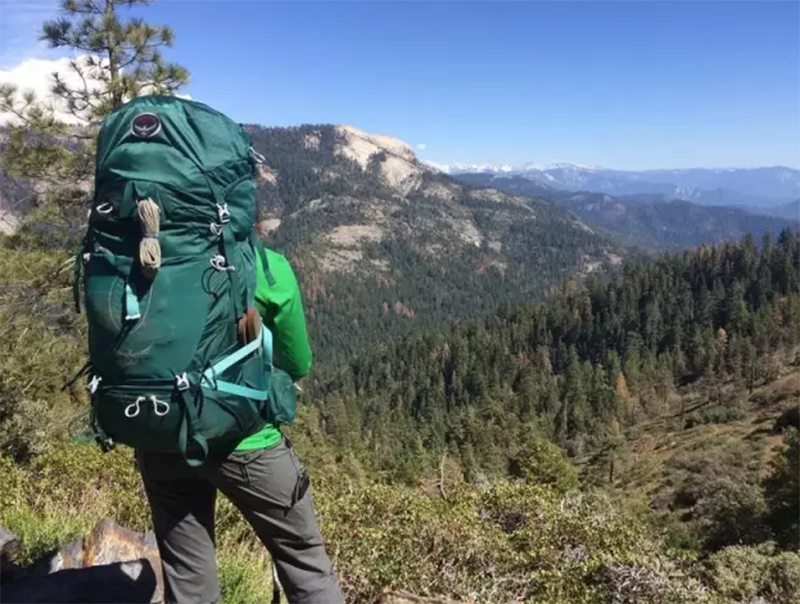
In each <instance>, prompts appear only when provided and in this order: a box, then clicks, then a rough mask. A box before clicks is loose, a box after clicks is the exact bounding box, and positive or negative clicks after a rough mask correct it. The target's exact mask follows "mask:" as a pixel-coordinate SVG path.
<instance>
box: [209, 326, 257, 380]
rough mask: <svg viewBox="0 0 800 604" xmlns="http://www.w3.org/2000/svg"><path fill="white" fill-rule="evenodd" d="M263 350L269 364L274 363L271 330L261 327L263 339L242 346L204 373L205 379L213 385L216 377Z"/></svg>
mask: <svg viewBox="0 0 800 604" xmlns="http://www.w3.org/2000/svg"><path fill="white" fill-rule="evenodd" d="M259 348H262V349H263V351H264V353H265V354H266V355H267V362H268V363H270V364H271V363H272V332H270V330H269V329H267V328H266V327H264V326H263V325H262V326H261V337H260V338H256V339H255V340H253V341H252V342H250V343H249V344H246V345H245V346H242V347H241V348H240V349H239V350H237V351H236V352H234V353H232V354H229V355H228V356H226V357H225V358H224V359H222V360H221V361H217V362H216V363H215V364H213V365H212V366H211V367H209V368H208V369H206V370H205V371H204V372H203V378H204V379H205V380H208V381H210V382H211V383H212V384H213V383H214V382H215V381H216V376H217V375H219V374H221V373H223V372H224V371H226V370H227V369H229V368H231V367H232V366H233V365H235V364H236V363H238V362H239V361H241V360H242V359H244V358H245V357H246V356H247V355H249V354H250V353H252V352H254V351H256V350H258V349H259Z"/></svg>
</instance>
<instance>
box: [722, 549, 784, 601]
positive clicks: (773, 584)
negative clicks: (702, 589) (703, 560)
mask: <svg viewBox="0 0 800 604" xmlns="http://www.w3.org/2000/svg"><path fill="white" fill-rule="evenodd" d="M706 572H707V576H708V580H709V583H710V584H711V585H713V586H714V587H715V588H716V589H717V590H718V591H719V592H720V593H721V594H722V595H724V596H726V597H729V598H731V599H733V600H735V601H737V602H747V601H752V600H754V599H756V598H764V599H766V600H767V601H768V602H770V603H771V604H794V603H796V602H798V601H800V554H798V553H796V552H781V551H779V550H777V548H776V547H775V544H774V543H772V542H765V543H763V544H760V545H758V546H756V547H748V546H738V545H734V546H730V547H726V548H725V549H723V550H720V551H719V552H717V553H715V554H713V555H712V556H711V557H710V559H709V560H708V563H707V571H706Z"/></svg>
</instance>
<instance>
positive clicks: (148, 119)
mask: <svg viewBox="0 0 800 604" xmlns="http://www.w3.org/2000/svg"><path fill="white" fill-rule="evenodd" d="M160 130H161V120H160V119H158V116H157V115H156V114H155V113H140V114H139V115H137V116H136V117H135V118H133V123H132V124H131V132H132V133H133V135H134V136H137V137H139V138H151V137H153V136H155V135H156V134H158V133H159V131H160Z"/></svg>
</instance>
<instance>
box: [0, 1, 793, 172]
mask: <svg viewBox="0 0 800 604" xmlns="http://www.w3.org/2000/svg"><path fill="white" fill-rule="evenodd" d="M52 6H53V2H52V1H51V0H1V1H0V56H2V61H0V67H2V68H4V69H7V68H10V67H11V66H12V65H13V64H17V63H19V62H21V61H23V60H24V59H26V58H30V57H33V56H38V57H44V58H52V57H53V53H52V52H47V51H44V50H43V49H42V47H41V45H37V44H36V41H35V38H36V33H37V28H38V26H39V24H40V22H41V19H42V18H43V17H47V16H48V11H50V10H52ZM137 12H139V13H141V14H142V16H145V17H146V18H147V19H148V20H151V21H152V22H154V23H169V24H170V25H172V26H173V28H174V30H175V34H176V45H175V48H174V49H173V50H171V51H169V52H168V53H167V54H168V57H169V58H170V59H172V60H175V61H177V62H179V63H181V64H183V65H185V66H186V67H187V68H189V70H190V71H191V74H192V82H191V85H190V86H189V87H188V88H187V90H186V92H188V93H190V94H191V95H192V97H193V98H194V99H196V100H200V101H203V102H206V103H209V104H210V105H212V106H215V107H217V108H219V109H220V110H222V111H224V112H226V113H228V114H229V115H231V116H232V117H234V118H235V119H237V120H239V121H243V122H245V121H246V122H258V123H263V124H266V125H293V124H300V123H322V122H326V123H349V124H352V125H354V126H356V127H359V128H362V129H364V130H367V131H370V132H377V133H383V134H389V135H392V136H395V137H397V138H400V139H403V140H405V141H407V142H408V143H410V144H412V145H414V146H417V145H422V146H424V149H420V150H419V154H420V156H421V157H422V158H424V159H429V160H433V161H438V162H441V163H451V162H503V163H521V162H526V161H537V162H574V163H585V164H593V165H601V166H606V167H612V168H623V169H624V168H629V169H638V168H662V167H663V168H673V167H693V166H709V167H728V166H754V165H775V164H782V165H789V166H792V167H800V4H799V3H797V2H791V1H786V2H644V1H642V2H570V1H566V2H273V1H266V0H264V1H237V0H225V1H222V0H204V1H200V0H161V1H160V2H156V3H155V4H153V5H152V6H150V7H147V8H145V9H143V10H139V11H137Z"/></svg>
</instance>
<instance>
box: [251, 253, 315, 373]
mask: <svg viewBox="0 0 800 604" xmlns="http://www.w3.org/2000/svg"><path fill="white" fill-rule="evenodd" d="M264 251H265V252H266V255H267V264H268V265H269V270H270V272H271V273H272V276H273V278H274V281H275V282H274V284H273V285H270V284H269V283H268V282H267V278H266V275H265V274H264V269H263V266H262V264H261V257H260V254H256V293H255V299H256V306H257V307H258V311H259V314H261V318H262V320H263V321H264V324H265V325H266V326H267V327H268V328H269V330H270V331H271V332H272V336H273V363H274V365H275V366H276V367H277V368H278V369H282V370H283V371H285V372H286V373H288V374H289V375H290V376H292V379H293V380H294V381H297V380H299V379H300V378H302V377H304V376H305V375H306V374H308V372H309V371H310V370H311V356H312V355H311V344H310V342H309V339H308V331H307V329H306V319H305V315H304V314H303V300H302V298H301V296H300V287H299V286H298V284H297V279H296V277H295V274H294V271H293V270H292V267H291V265H290V264H289V262H288V260H286V258H284V257H283V256H281V255H280V254H278V253H277V252H273V251H272V250H270V249H265V250H264Z"/></svg>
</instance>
